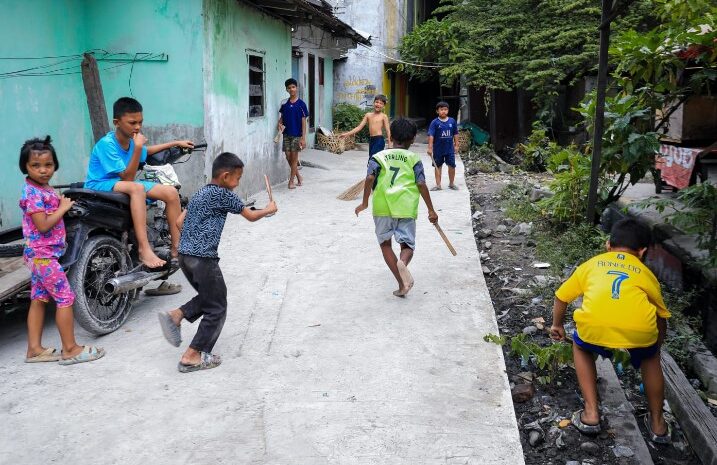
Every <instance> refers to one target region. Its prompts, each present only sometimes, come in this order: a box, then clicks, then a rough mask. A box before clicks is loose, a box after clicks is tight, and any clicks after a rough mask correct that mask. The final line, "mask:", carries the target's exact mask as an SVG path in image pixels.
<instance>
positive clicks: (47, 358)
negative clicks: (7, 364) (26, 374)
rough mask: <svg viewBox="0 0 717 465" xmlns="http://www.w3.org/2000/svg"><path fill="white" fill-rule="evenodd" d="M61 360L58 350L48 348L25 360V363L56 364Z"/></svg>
mask: <svg viewBox="0 0 717 465" xmlns="http://www.w3.org/2000/svg"><path fill="white" fill-rule="evenodd" d="M61 358H62V355H61V354H60V351H59V350H57V349H52V348H49V347H48V348H47V349H45V350H43V351H42V352H40V353H39V354H37V355H35V356H34V357H27V358H25V363H40V362H57V361H58V360H60V359H61Z"/></svg>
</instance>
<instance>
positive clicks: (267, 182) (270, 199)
mask: <svg viewBox="0 0 717 465" xmlns="http://www.w3.org/2000/svg"><path fill="white" fill-rule="evenodd" d="M264 184H266V193H267V194H269V202H273V201H274V196H273V195H271V184H269V176H267V175H264Z"/></svg>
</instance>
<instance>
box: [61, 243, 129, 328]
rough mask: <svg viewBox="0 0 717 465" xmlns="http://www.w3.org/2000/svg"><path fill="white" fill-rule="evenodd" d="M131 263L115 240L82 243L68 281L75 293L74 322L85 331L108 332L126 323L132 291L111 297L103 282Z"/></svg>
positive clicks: (121, 271)
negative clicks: (75, 320)
mask: <svg viewBox="0 0 717 465" xmlns="http://www.w3.org/2000/svg"><path fill="white" fill-rule="evenodd" d="M131 263H132V262H131V259H130V256H129V253H128V252H127V249H126V248H125V247H124V246H123V245H122V243H121V242H120V241H118V240H117V239H115V238H114V237H110V236H94V237H91V238H90V239H88V240H87V242H86V243H85V244H84V246H83V247H82V251H81V252H80V257H79V258H78V260H77V262H75V264H74V265H72V267H71V268H70V271H69V273H67V278H68V280H69V281H70V286H71V287H72V290H73V291H75V305H74V315H75V319H77V322H78V323H79V324H80V326H82V328H83V329H85V331H87V332H89V333H91V334H94V335H101V334H107V333H111V332H112V331H115V330H116V329H118V328H119V327H120V326H122V324H123V323H124V322H125V321H126V320H127V317H129V314H130V312H131V311H132V297H133V296H134V293H135V291H134V290H132V291H128V292H125V293H123V294H110V293H108V292H106V291H105V283H106V282H107V280H109V279H112V278H115V277H117V276H120V275H123V274H126V273H127V272H128V271H129V270H130V268H131Z"/></svg>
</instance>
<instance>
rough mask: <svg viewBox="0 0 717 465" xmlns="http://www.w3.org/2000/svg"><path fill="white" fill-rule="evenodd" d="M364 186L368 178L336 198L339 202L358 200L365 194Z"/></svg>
mask: <svg viewBox="0 0 717 465" xmlns="http://www.w3.org/2000/svg"><path fill="white" fill-rule="evenodd" d="M364 184H366V178H364V179H362V180H360V181H358V182H357V183H356V184H354V185H353V186H351V187H349V188H348V189H346V190H345V191H343V192H342V193H340V194H339V195H338V196H337V197H336V198H337V199H339V200H356V199H358V198H359V197H360V196H361V194H362V193H363V186H364Z"/></svg>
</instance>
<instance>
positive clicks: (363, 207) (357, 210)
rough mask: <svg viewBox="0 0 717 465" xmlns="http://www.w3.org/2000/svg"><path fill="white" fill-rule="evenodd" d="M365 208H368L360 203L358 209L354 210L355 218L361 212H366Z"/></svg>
mask: <svg viewBox="0 0 717 465" xmlns="http://www.w3.org/2000/svg"><path fill="white" fill-rule="evenodd" d="M367 208H368V204H366V203H362V204H361V205H359V206H358V207H356V210H354V213H356V216H358V215H359V213H361V212H362V211H364V210H366V209H367Z"/></svg>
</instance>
